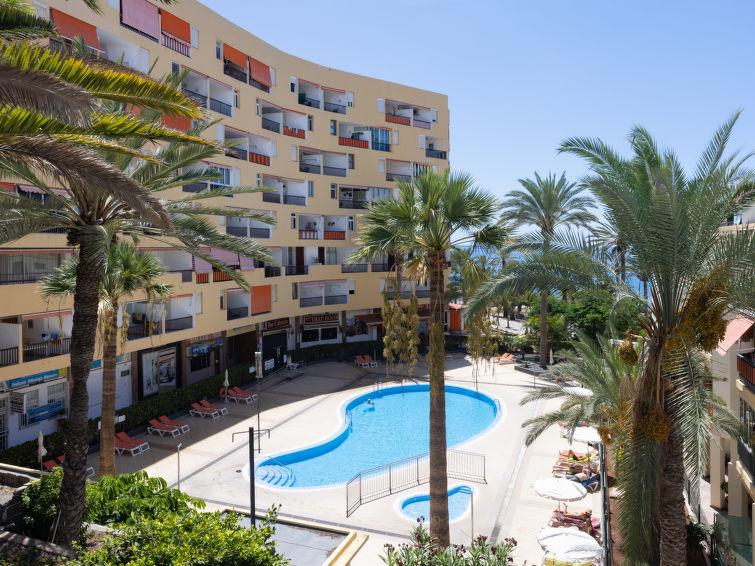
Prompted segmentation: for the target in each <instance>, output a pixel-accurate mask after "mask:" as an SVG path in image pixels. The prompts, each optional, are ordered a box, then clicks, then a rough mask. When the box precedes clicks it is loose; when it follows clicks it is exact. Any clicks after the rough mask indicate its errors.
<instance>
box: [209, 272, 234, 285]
mask: <svg viewBox="0 0 755 566" xmlns="http://www.w3.org/2000/svg"><path fill="white" fill-rule="evenodd" d="M230 280H231V276H230V275H228V274H227V273H223V272H222V271H216V270H213V272H212V282H213V283H220V282H221V281H230Z"/></svg>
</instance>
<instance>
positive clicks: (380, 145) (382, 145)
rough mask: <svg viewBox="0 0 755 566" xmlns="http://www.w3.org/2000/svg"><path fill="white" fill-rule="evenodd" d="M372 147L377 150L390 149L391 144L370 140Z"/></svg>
mask: <svg viewBox="0 0 755 566" xmlns="http://www.w3.org/2000/svg"><path fill="white" fill-rule="evenodd" d="M372 149H376V150H378V151H390V150H391V144H389V143H383V142H376V141H374V142H372Z"/></svg>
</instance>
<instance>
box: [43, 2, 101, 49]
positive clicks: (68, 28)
mask: <svg viewBox="0 0 755 566" xmlns="http://www.w3.org/2000/svg"><path fill="white" fill-rule="evenodd" d="M50 17H51V18H52V21H53V23H54V24H55V27H56V28H57V29H58V33H59V34H60V35H62V36H63V37H65V38H66V39H71V40H73V39H76V38H77V37H83V38H84V42H85V43H86V44H87V45H88V46H89V47H91V48H92V49H96V50H97V51H102V45H100V40H99V38H98V37H97V27H96V26H93V25H92V24H88V23H86V22H84V21H82V20H80V19H78V18H74V17H73V16H69V15H68V14H66V13H65V12H61V11H60V10H56V9H55V8H50Z"/></svg>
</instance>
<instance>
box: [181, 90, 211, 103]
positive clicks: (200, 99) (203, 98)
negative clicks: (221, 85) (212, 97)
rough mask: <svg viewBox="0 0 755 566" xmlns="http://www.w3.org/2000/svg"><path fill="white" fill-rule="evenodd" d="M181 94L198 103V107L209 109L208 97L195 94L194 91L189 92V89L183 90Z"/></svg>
mask: <svg viewBox="0 0 755 566" xmlns="http://www.w3.org/2000/svg"><path fill="white" fill-rule="evenodd" d="M181 92H183V93H184V95H185V96H186V98H190V99H191V100H193V101H194V102H196V103H197V105H198V106H200V107H202V108H207V95H206V94H199V93H198V92H194V91H193V90H189V89H188V88H182V89H181Z"/></svg>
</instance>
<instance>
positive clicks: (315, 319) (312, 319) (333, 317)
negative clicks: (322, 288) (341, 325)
mask: <svg viewBox="0 0 755 566" xmlns="http://www.w3.org/2000/svg"><path fill="white" fill-rule="evenodd" d="M340 320H341V315H340V314H338V313H337V312H334V313H326V314H305V315H304V324H321V323H323V322H340Z"/></svg>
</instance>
